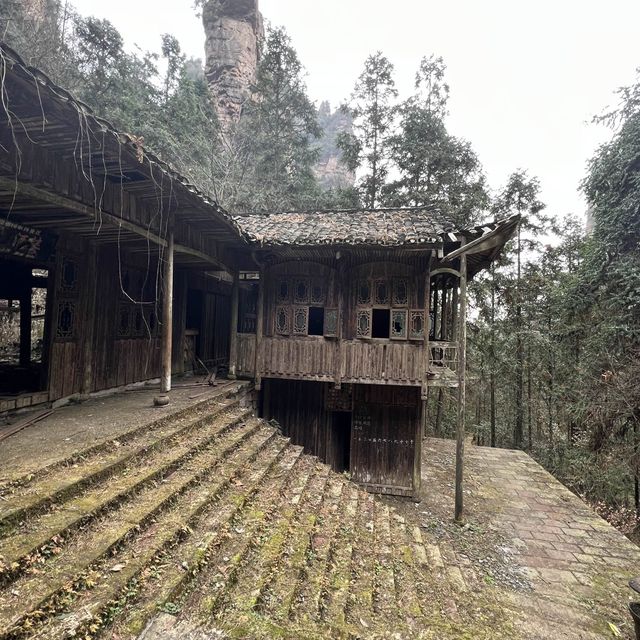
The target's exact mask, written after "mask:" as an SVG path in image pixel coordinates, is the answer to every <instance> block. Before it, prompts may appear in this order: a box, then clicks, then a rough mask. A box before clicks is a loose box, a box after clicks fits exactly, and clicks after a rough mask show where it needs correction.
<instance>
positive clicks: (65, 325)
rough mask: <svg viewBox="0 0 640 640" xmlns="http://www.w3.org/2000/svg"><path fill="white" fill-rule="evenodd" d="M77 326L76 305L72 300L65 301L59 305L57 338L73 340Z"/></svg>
mask: <svg viewBox="0 0 640 640" xmlns="http://www.w3.org/2000/svg"><path fill="white" fill-rule="evenodd" d="M75 324H76V304H75V302H71V301H70V300H63V301H62V302H60V304H58V314H57V323H56V337H57V338H66V339H69V338H73V337H74V335H75V329H76V327H75Z"/></svg>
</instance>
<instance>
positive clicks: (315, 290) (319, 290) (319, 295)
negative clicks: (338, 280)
mask: <svg viewBox="0 0 640 640" xmlns="http://www.w3.org/2000/svg"><path fill="white" fill-rule="evenodd" d="M311 304H324V286H323V284H322V281H321V280H314V281H313V282H312V283H311Z"/></svg>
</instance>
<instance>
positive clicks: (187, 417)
mask: <svg viewBox="0 0 640 640" xmlns="http://www.w3.org/2000/svg"><path fill="white" fill-rule="evenodd" d="M250 390H251V385H250V384H249V383H248V382H231V381H229V382H225V383H224V384H223V385H221V386H220V387H218V388H216V391H215V392H213V393H212V394H211V395H208V396H207V397H206V398H205V399H203V400H200V401H194V403H193V404H190V405H189V406H187V407H184V408H182V409H180V410H178V411H176V412H174V413H166V414H164V415H162V416H161V417H159V418H156V419H155V420H151V421H149V422H145V423H143V424H138V425H136V426H135V427H133V428H131V429H129V430H125V431H122V432H121V433H119V434H118V435H117V436H116V437H114V438H109V439H107V440H100V441H98V442H97V443H96V444H94V445H91V446H89V447H86V448H85V449H80V450H77V451H75V452H74V453H73V454H71V455H70V456H68V457H67V458H64V459H62V460H56V461H55V462H52V463H50V464H48V465H45V466H43V467H40V468H39V469H38V470H37V471H35V472H31V473H27V474H25V475H23V476H21V477H18V478H15V479H13V480H9V481H5V482H0V495H1V496H3V497H7V496H10V495H12V494H13V493H15V492H16V490H19V489H21V488H24V487H26V486H28V485H30V484H33V483H35V482H37V481H38V480H40V478H42V477H43V476H45V475H47V474H50V473H51V472H52V471H55V470H56V469H61V468H62V469H68V468H70V467H72V466H73V465H74V464H76V463H81V462H83V461H84V460H87V459H88V458H91V457H92V456H94V455H96V454H99V453H104V452H109V451H111V450H112V449H113V447H114V444H113V443H114V441H117V442H118V443H120V445H124V444H127V443H129V442H130V441H131V440H132V439H134V438H138V437H140V436H142V435H143V434H151V433H154V432H161V431H162V430H163V429H167V428H169V429H173V428H175V427H176V425H177V424H179V423H184V422H185V421H189V422H191V421H192V419H196V418H197V417H199V416H200V417H201V416H206V415H210V413H211V410H212V409H213V410H215V409H216V408H217V407H218V406H219V405H220V403H221V402H222V401H225V400H230V399H231V400H234V401H235V400H240V399H241V398H242V397H244V396H245V395H246V394H247V393H248V392H249V391H250Z"/></svg>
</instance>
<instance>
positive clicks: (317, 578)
mask: <svg viewBox="0 0 640 640" xmlns="http://www.w3.org/2000/svg"><path fill="white" fill-rule="evenodd" d="M348 486H349V484H348V483H347V482H346V481H345V480H344V479H343V478H341V477H338V476H332V477H331V478H330V479H329V483H328V485H327V489H326V492H325V493H326V495H325V499H324V502H323V504H322V506H321V508H320V509H319V511H318V518H319V520H320V521H321V522H322V528H321V529H320V530H319V531H317V532H316V533H315V534H314V535H313V537H312V540H311V550H310V554H309V555H310V557H309V561H308V562H307V566H306V567H305V568H304V571H303V575H302V578H301V580H300V583H299V585H298V590H297V593H296V596H295V598H294V601H293V603H292V608H291V617H292V619H293V620H294V621H296V622H298V623H301V624H306V623H309V622H312V621H315V620H318V619H320V617H321V616H320V606H321V599H322V595H323V593H324V588H325V584H326V581H327V576H328V574H329V561H330V558H331V549H332V545H333V544H334V540H335V537H336V532H337V530H338V527H339V526H340V525H341V523H342V520H343V518H344V508H345V506H346V504H347V501H346V500H343V499H342V495H343V491H345V489H346V488H347V487H348Z"/></svg>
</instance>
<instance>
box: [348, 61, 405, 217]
mask: <svg viewBox="0 0 640 640" xmlns="http://www.w3.org/2000/svg"><path fill="white" fill-rule="evenodd" d="M397 96H398V92H397V90H396V88H395V82H394V80H393V65H392V64H391V62H389V60H388V59H387V58H385V57H384V56H383V55H382V53H381V52H378V53H376V54H375V55H372V56H369V57H368V58H367V60H366V62H365V66H364V71H363V72H362V74H361V75H360V77H359V79H358V81H357V83H356V85H355V88H354V91H353V94H352V96H351V101H350V103H349V104H348V105H345V106H344V107H343V109H344V110H345V111H346V112H347V113H348V114H349V115H351V117H352V118H353V121H354V131H353V133H348V132H344V133H342V134H341V135H340V136H339V139H338V146H339V147H340V148H341V149H342V152H343V159H344V162H345V164H346V165H347V167H348V168H349V170H351V171H356V170H357V169H358V168H361V167H362V168H363V174H364V175H363V177H362V178H361V179H360V182H359V189H360V192H361V197H362V200H363V202H364V205H365V207H367V208H374V207H376V206H378V205H380V203H381V199H382V189H383V187H384V185H385V182H386V179H387V175H388V169H389V152H390V149H389V140H390V136H391V135H392V133H393V125H394V120H395V116H396V112H397V107H396V105H395V99H396V98H397Z"/></svg>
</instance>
